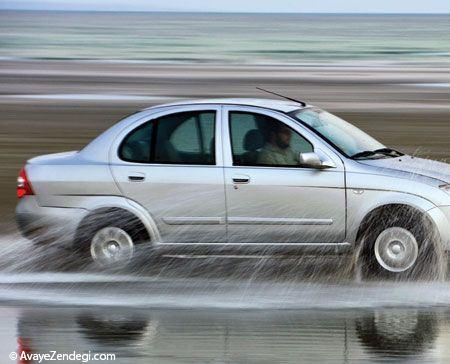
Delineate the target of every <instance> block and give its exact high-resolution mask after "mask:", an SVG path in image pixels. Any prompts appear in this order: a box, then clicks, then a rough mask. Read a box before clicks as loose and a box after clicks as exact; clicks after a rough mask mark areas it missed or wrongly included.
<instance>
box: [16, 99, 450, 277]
mask: <svg viewBox="0 0 450 364" xmlns="http://www.w3.org/2000/svg"><path fill="white" fill-rule="evenodd" d="M449 182H450V165H449V164H445V163H441V162H436V161H431V160H425V159H421V158H415V157H413V156H409V155H405V154H403V153H401V152H398V151H396V150H393V149H391V148H388V147H386V146H384V145H382V144H381V143H380V142H378V141H377V140H375V139H374V138H372V137H371V136H369V135H367V134H366V133H364V132H363V131H361V130H360V129H358V128H356V127H355V126H352V125H351V124H349V123H348V122H346V121H344V120H342V119H340V118H338V117H336V116H334V115H332V114H330V113H328V112H326V111H323V110H321V109H319V108H317V107H314V106H310V105H304V104H303V103H300V102H299V103H297V102H295V101H278V100H267V99H210V100H198V101H184V102H178V103H172V104H166V105H161V106H156V107H151V108H148V109H145V110H142V111H140V112H138V113H135V114H133V115H131V116H129V117H127V118H125V119H124V120H122V121H120V122H119V123H117V124H116V125H114V126H113V127H111V128H110V129H108V130H107V131H105V132H104V133H103V134H101V135H100V136H99V137H97V138H96V139H94V140H93V141H92V142H91V143H89V144H88V145H87V146H86V147H84V148H83V149H82V150H80V151H74V152H67V153H60V154H50V155H44V156H40V157H36V158H33V159H31V160H29V161H28V162H27V164H26V165H25V167H24V168H23V169H22V171H21V172H20V175H19V178H18V186H17V193H18V197H19V203H18V205H17V209H16V217H17V222H18V225H19V227H20V229H21V231H22V232H23V233H24V234H25V235H26V236H28V237H32V238H33V239H34V240H35V241H37V242H38V243H43V242H47V241H52V240H55V239H51V237H53V238H57V241H58V244H64V245H65V246H68V247H70V248H71V249H73V251H74V252H76V253H77V254H81V255H82V256H84V257H85V258H87V259H88V260H92V261H94V262H96V263H99V264H101V265H104V266H113V267H114V266H116V265H119V264H123V263H124V262H129V261H130V260H131V259H132V258H133V256H135V255H136V250H137V249H138V247H141V246H147V247H151V249H150V251H152V253H153V252H156V253H161V254H166V253H168V252H172V253H173V252H175V253H183V254H196V253H199V252H201V254H205V252H206V253H207V254H213V255H219V254H224V255H226V254H233V255H240V254H245V255H246V256H248V255H249V254H252V255H256V256H257V255H264V256H267V255H279V254H281V255H286V254H289V255H292V254H296V253H305V252H307V253H308V254H310V253H317V254H325V253H341V252H348V251H353V252H357V254H356V255H357V260H358V262H359V263H360V266H361V267H363V268H364V270H365V271H367V272H370V274H380V273H384V274H387V275H392V276H404V275H408V276H411V275H415V274H419V273H421V272H424V271H427V272H429V271H433V272H434V271H435V269H436V268H437V265H439V264H438V262H439V260H440V259H441V257H443V256H444V255H445V254H444V253H445V251H446V250H448V248H449V247H450V184H449Z"/></svg>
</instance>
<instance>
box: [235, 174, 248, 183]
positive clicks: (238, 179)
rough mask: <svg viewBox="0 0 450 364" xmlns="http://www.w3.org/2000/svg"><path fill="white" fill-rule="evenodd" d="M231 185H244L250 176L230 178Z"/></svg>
mask: <svg viewBox="0 0 450 364" xmlns="http://www.w3.org/2000/svg"><path fill="white" fill-rule="evenodd" d="M232 180H233V183H239V184H245V183H249V182H250V176H246V175H238V176H233V177H232Z"/></svg>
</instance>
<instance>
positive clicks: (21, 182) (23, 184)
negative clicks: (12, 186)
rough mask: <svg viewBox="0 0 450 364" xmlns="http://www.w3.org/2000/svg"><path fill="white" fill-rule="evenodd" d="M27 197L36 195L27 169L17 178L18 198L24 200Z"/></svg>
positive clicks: (23, 169) (22, 170) (21, 171)
mask: <svg viewBox="0 0 450 364" xmlns="http://www.w3.org/2000/svg"><path fill="white" fill-rule="evenodd" d="M26 195H34V192H33V189H32V188H31V183H30V181H28V177H27V173H26V172H25V168H22V169H21V170H20V173H19V177H17V197H18V198H22V197H23V196H26Z"/></svg>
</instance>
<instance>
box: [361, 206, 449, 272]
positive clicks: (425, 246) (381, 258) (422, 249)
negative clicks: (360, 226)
mask: <svg viewBox="0 0 450 364" xmlns="http://www.w3.org/2000/svg"><path fill="white" fill-rule="evenodd" d="M358 243H359V249H358V254H357V255H359V256H358V257H357V261H358V265H359V267H360V270H361V272H360V273H361V277H362V278H368V279H373V278H382V279H394V280H397V279H398V280H419V279H426V280H442V279H444V278H445V275H446V256H445V252H444V251H443V248H442V244H441V242H440V239H439V238H438V236H437V234H436V233H435V230H434V228H433V225H432V223H431V222H430V221H428V220H427V219H426V218H425V217H424V216H423V214H421V213H419V212H415V211H412V210H411V209H406V208H405V209H400V210H395V211H393V210H387V209H386V210H383V211H381V213H380V214H377V215H376V216H374V217H373V218H371V219H370V221H369V222H368V224H367V226H366V227H365V228H364V231H363V233H362V234H361V236H360V239H359V242H358Z"/></svg>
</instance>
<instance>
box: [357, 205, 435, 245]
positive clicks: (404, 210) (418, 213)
mask: <svg viewBox="0 0 450 364" xmlns="http://www.w3.org/2000/svg"><path fill="white" fill-rule="evenodd" d="M391 214H397V215H398V214H402V215H404V216H405V217H406V218H407V219H410V220H411V221H414V222H415V223H417V224H421V225H424V228H429V227H432V228H435V224H434V222H433V221H432V219H431V218H430V216H428V214H427V213H426V210H424V209H421V208H420V207H418V206H415V205H412V204H408V203H404V202H402V203H400V202H392V203H386V204H382V205H379V206H376V207H374V208H373V209H372V210H370V211H368V212H367V213H366V214H365V215H364V217H363V218H362V219H361V221H360V222H359V224H358V228H357V230H356V234H355V245H356V246H357V245H358V244H359V243H360V241H361V237H362V236H363V234H364V233H365V231H367V229H368V228H370V226H371V225H372V224H373V223H374V221H376V220H377V219H378V218H384V217H385V216H386V215H387V216H390V215H391ZM425 224H427V225H428V226H425Z"/></svg>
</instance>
